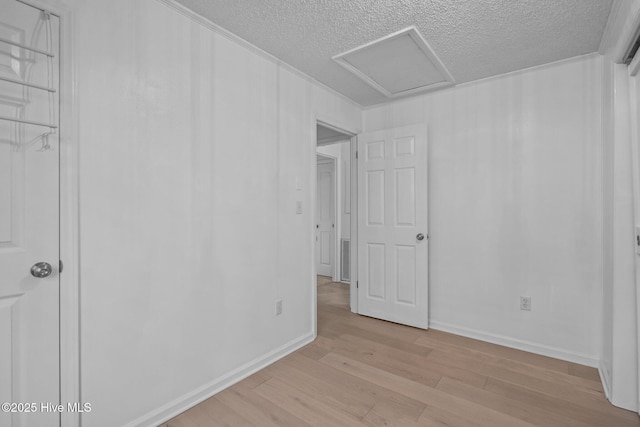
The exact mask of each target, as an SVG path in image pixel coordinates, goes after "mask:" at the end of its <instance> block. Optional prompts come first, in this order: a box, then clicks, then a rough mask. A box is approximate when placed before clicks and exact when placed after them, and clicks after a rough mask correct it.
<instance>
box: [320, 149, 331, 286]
mask: <svg viewBox="0 0 640 427" xmlns="http://www.w3.org/2000/svg"><path fill="white" fill-rule="evenodd" d="M318 159H324V160H319V161H318V169H317V170H318V180H317V182H318V192H317V199H318V200H317V203H316V206H317V213H316V265H317V267H316V269H317V272H318V274H320V275H322V276H329V277H332V278H333V271H334V269H333V263H334V255H333V251H334V233H335V196H334V191H335V160H333V159H327V158H323V157H318Z"/></svg>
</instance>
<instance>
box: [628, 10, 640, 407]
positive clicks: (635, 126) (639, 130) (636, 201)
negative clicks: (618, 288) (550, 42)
mask: <svg viewBox="0 0 640 427" xmlns="http://www.w3.org/2000/svg"><path fill="white" fill-rule="evenodd" d="M639 20H640V13H638V14H637V16H636V18H635V21H639ZM635 24H636V25H635V27H636V28H637V27H638V25H640V24H638V22H635ZM628 71H629V92H630V93H629V104H630V105H629V109H630V114H629V117H630V120H631V153H632V156H631V162H632V174H633V186H632V188H633V205H634V228H636V230H637V227H639V224H640V121H639V120H638V114H640V111H638V106H639V104H640V99H638V79H640V76H639V72H640V55H639V54H636V56H635V57H634V59H633V60H632V61H631V64H629V67H628ZM635 232H636V239H638V242H640V233H638V232H637V231H635ZM639 253H640V249H638V247H636V254H635V257H634V258H635V266H636V271H635V288H636V307H635V308H636V310H635V311H636V336H638V335H639V334H640V259H639V258H638V254H639ZM636 346H637V349H636V369H637V376H636V385H640V337H638V338H637V342H636ZM636 403H637V405H638V409H637V411H636V412H637V413H640V393H638V396H637V402H636Z"/></svg>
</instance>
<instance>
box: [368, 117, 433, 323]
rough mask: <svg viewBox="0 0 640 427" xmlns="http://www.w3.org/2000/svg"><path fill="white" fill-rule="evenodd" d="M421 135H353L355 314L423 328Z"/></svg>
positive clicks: (400, 131) (407, 130) (410, 129)
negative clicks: (355, 151)
mask: <svg viewBox="0 0 640 427" xmlns="http://www.w3.org/2000/svg"><path fill="white" fill-rule="evenodd" d="M427 251H428V237H427V131H426V127H425V126H424V125H414V126H405V127H401V128H394V129H387V130H382V131H378V132H371V133H365V134H362V135H358V312H359V313H360V314H364V315H366V316H371V317H376V318H379V319H384V320H389V321H392V322H397V323H402V324H405V325H411V326H416V327H419V328H425V329H426V328H427V327H428V326H429V323H428V319H429V299H428V264H427V261H428V252H427Z"/></svg>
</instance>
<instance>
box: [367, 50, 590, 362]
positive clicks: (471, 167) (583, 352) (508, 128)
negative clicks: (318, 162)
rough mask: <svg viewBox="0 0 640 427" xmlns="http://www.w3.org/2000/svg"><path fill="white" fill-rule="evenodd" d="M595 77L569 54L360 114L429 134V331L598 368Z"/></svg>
mask: <svg viewBox="0 0 640 427" xmlns="http://www.w3.org/2000/svg"><path fill="white" fill-rule="evenodd" d="M601 70H602V62H601V59H600V58H599V57H597V56H589V57H581V58H575V59H572V60H568V61H565V62H562V63H557V64H551V65H547V66H543V67H539V68H536V69H532V70H528V71H524V72H518V73H513V74H509V75H504V76H499V77H495V78H491V79H487V80H483V81H478V82H474V83H470V84H465V85H460V86H458V87H455V88H451V89H447V90H443V91H439V92H435V93H432V94H426V95H423V96H420V97H415V98H410V99H407V100H401V101H397V102H394V103H392V104H389V105H385V106H380V107H374V108H371V109H368V110H367V111H365V114H364V118H363V120H364V130H365V131H374V130H377V129H380V128H383V127H394V126H403V125H407V124H412V123H426V124H427V126H428V140H429V168H430V170H429V209H430V210H429V221H430V224H429V233H430V241H429V245H430V261H429V262H430V264H429V265H430V282H429V285H430V301H431V303H430V310H431V319H430V324H431V325H432V327H434V328H438V329H444V330H449V331H453V332H456V333H460V334H463V335H470V336H475V337H478V338H481V339H486V340H490V341H495V342H502V343H505V344H507V345H513V346H516V347H520V348H525V349H529V350H532V351H537V352H540V353H543V354H549V355H552V356H556V357H560V358H566V359H569V360H575V361H579V362H582V363H587V364H590V365H593V366H596V365H597V359H598V354H599V349H600V336H599V334H598V333H594V331H599V325H600V322H601V315H600V309H601V295H602V290H601V265H602V260H601V245H602V237H601V235H602V231H601V227H602V200H601V198H602V197H601V196H602V194H601V193H602V182H601V181H602V180H601V156H602V153H601V151H602V147H601V86H602V76H601V73H602V71H601ZM521 295H526V296H531V298H532V310H531V311H530V312H527V311H521V310H520V309H519V297H520V296H521Z"/></svg>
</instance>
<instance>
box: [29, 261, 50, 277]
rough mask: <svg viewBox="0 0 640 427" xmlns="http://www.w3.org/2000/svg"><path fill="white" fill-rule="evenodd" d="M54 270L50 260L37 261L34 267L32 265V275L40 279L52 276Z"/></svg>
mask: <svg viewBox="0 0 640 427" xmlns="http://www.w3.org/2000/svg"><path fill="white" fill-rule="evenodd" d="M52 272H53V268H52V267H51V264H49V263H48V262H36V263H35V264H33V267H31V275H32V276H33V277H37V278H38V279H42V278H44V277H49V276H51V273H52Z"/></svg>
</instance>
